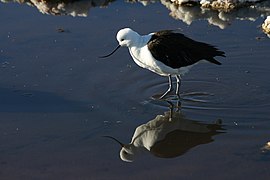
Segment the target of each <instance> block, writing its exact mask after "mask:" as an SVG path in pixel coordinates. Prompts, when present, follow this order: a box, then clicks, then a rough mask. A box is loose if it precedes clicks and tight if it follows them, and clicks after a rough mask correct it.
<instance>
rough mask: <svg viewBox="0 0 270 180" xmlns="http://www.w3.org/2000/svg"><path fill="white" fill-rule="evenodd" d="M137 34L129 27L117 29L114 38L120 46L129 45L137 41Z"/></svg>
mask: <svg viewBox="0 0 270 180" xmlns="http://www.w3.org/2000/svg"><path fill="white" fill-rule="evenodd" d="M138 37H139V34H138V33H137V32H135V31H133V30H132V29H130V28H124V29H121V30H119V31H118V33H117V35H116V39H117V41H118V43H119V45H120V46H127V47H130V46H132V45H133V44H135V43H136V42H137V39H138Z"/></svg>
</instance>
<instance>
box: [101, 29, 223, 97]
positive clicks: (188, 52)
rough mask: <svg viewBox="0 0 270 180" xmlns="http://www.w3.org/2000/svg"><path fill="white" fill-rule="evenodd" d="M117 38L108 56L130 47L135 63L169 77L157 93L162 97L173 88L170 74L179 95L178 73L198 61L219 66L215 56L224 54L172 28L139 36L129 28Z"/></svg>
mask: <svg viewBox="0 0 270 180" xmlns="http://www.w3.org/2000/svg"><path fill="white" fill-rule="evenodd" d="M116 39H117V41H118V43H119V45H118V46H117V47H116V49H114V50H113V51H112V52H111V53H110V54H108V55H106V56H101V57H100V58H105V57H109V56H110V55H112V54H113V53H114V52H115V51H116V50H118V49H119V48H120V47H121V46H126V47H128V49H129V52H130V55H131V57H132V58H133V60H134V61H135V63H136V64H137V65H139V66H140V67H142V68H145V69H148V70H150V71H152V72H154V73H156V74H159V75H161V76H167V77H169V88H168V90H167V91H166V92H165V93H163V94H162V95H161V96H160V99H163V98H164V97H165V96H166V95H167V94H168V93H170V92H171V91H172V90H173V88H172V77H175V78H176V81H177V85H176V92H175V93H176V95H177V96H178V98H180V94H179V92H180V85H181V76H182V75H184V74H185V73H187V72H188V70H189V69H190V68H191V67H192V66H193V65H194V64H196V63H198V62H199V61H201V60H206V61H208V62H211V63H213V64H217V65H221V63H220V62H218V61H217V60H216V59H214V57H215V56H223V57H225V53H224V52H223V51H220V50H218V49H217V48H216V47H215V46H212V45H209V44H206V43H203V42H198V41H195V40H192V39H190V38H188V37H186V36H185V35H184V34H181V33H178V32H175V31H173V30H163V31H158V32H154V33H150V34H148V35H142V36H141V35H139V34H138V33H137V32H135V31H133V30H132V29H130V28H124V29H121V30H119V31H118V33H117V36H116Z"/></svg>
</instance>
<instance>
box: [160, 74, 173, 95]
mask: <svg viewBox="0 0 270 180" xmlns="http://www.w3.org/2000/svg"><path fill="white" fill-rule="evenodd" d="M168 77H169V88H168V90H167V91H166V92H165V93H164V94H163V95H162V96H160V98H159V99H163V98H164V97H165V96H167V94H168V93H170V92H171V91H172V76H171V75H169V76H168Z"/></svg>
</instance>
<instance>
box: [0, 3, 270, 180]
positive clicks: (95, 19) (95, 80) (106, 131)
mask: <svg viewBox="0 0 270 180" xmlns="http://www.w3.org/2000/svg"><path fill="white" fill-rule="evenodd" d="M263 20H264V19H263V18H258V19H257V20H256V21H254V22H253V21H240V20H235V21H234V22H233V23H232V24H231V25H230V26H228V27H227V28H225V29H219V28H218V27H215V26H211V25H209V24H208V23H207V22H206V21H194V22H193V23H192V24H191V25H190V26H188V25H186V24H185V23H183V22H182V21H179V20H176V19H173V18H172V17H170V16H169V11H168V9H167V8H165V7H164V6H163V5H161V4H160V3H154V4H151V5H149V6H146V7H144V6H142V5H141V4H139V3H135V4H129V3H124V2H119V1H117V2H114V3H111V4H110V5H109V6H108V7H107V8H91V9H90V11H89V16H88V17H71V16H52V15H43V14H41V13H39V12H38V11H37V9H35V8H33V7H29V6H26V5H20V4H17V3H8V4H3V3H1V5H0V22H1V24H2V25H1V29H0V63H1V67H0V94H1V95H0V152H1V153H0V179H3V180H10V179H27V180H31V179H66V180H69V179H70V180H71V179H76V180H77V179H78V180H79V179H138V178H142V179H146V178H148V179H165V178H166V179H181V178H182V179H198V178H201V179H250V180H251V179H267V178H268V177H269V176H270V172H269V167H270V153H269V151H265V152H264V153H263V152H262V150H261V148H262V147H263V146H264V145H265V144H266V143H267V142H268V141H270V135H269V128H270V119H269V117H270V113H269V107H270V91H269V89H270V85H269V78H268V77H269V72H270V68H269V67H270V61H269V59H270V54H269V47H270V39H269V38H267V36H266V35H265V34H263V32H262V31H261V30H260V29H259V28H258V27H259V26H260V25H261V24H262V22H263ZM123 27H132V28H133V29H134V30H136V31H138V32H140V33H141V34H147V33H149V32H152V31H155V30H161V29H176V28H181V29H182V30H183V33H185V34H186V35H187V36H189V37H191V38H193V39H196V40H200V41H204V42H207V43H210V44H214V45H216V46H218V47H219V48H220V49H221V50H223V51H225V52H226V55H227V57H226V58H219V60H220V61H221V62H222V63H223V64H222V66H215V65H212V64H206V63H205V64H204V63H202V64H199V65H198V66H195V67H193V68H192V69H191V71H190V72H189V73H188V74H187V75H186V76H184V78H183V83H182V87H181V93H182V94H181V97H182V98H183V100H182V110H181V112H182V113H183V114H184V115H185V116H186V117H187V118H188V119H190V120H194V121H199V122H201V123H203V124H211V123H213V122H215V121H217V120H221V121H222V128H223V129H224V130H223V132H224V133H221V134H218V135H215V136H213V137H212V139H213V141H212V142H209V143H207V144H201V145H198V146H195V147H193V148H191V149H189V150H188V151H187V152H186V153H184V154H182V155H181V156H177V157H175V158H158V157H156V156H154V155H153V154H151V153H148V154H147V153H145V155H144V156H143V157H141V158H139V157H138V159H137V160H136V161H134V162H132V163H126V162H123V161H122V160H121V159H120V158H119V151H120V146H119V145H117V144H116V143H114V142H113V141H111V140H109V139H106V138H103V137H102V136H104V135H110V136H114V137H116V138H118V139H119V140H121V141H123V142H125V143H129V142H130V141H131V138H132V136H133V133H134V130H135V129H136V128H137V127H138V126H140V125H141V124H145V123H147V122H149V121H150V120H153V119H154V118H155V117H156V116H157V115H162V114H164V112H167V111H168V110H169V107H168V105H167V104H166V103H164V102H160V101H155V100H152V99H151V96H153V95H155V94H157V93H161V92H163V91H164V90H165V89H166V88H167V78H163V77H160V76H158V75H155V74H153V73H151V72H148V71H147V70H144V69H141V68H139V67H137V65H136V64H135V63H134V62H133V61H132V59H131V57H130V56H129V54H128V51H127V49H125V48H122V49H120V50H119V51H118V52H117V53H115V54H114V55H113V56H112V57H110V58H108V59H99V58H98V56H100V55H104V54H107V53H108V52H110V51H111V50H112V49H113V48H114V47H115V46H116V45H117V42H116V39H115V34H116V32H117V31H118V30H119V29H121V28H123ZM59 29H63V30H64V31H62V30H60V31H59ZM179 143H182V142H179Z"/></svg>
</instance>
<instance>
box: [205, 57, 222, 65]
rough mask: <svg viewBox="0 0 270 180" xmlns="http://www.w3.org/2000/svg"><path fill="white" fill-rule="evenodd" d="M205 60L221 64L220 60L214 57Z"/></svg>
mask: <svg viewBox="0 0 270 180" xmlns="http://www.w3.org/2000/svg"><path fill="white" fill-rule="evenodd" d="M207 60H208V61H209V62H211V63H214V64H217V65H221V62H219V61H217V60H215V59H214V58H208V59H207Z"/></svg>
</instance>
